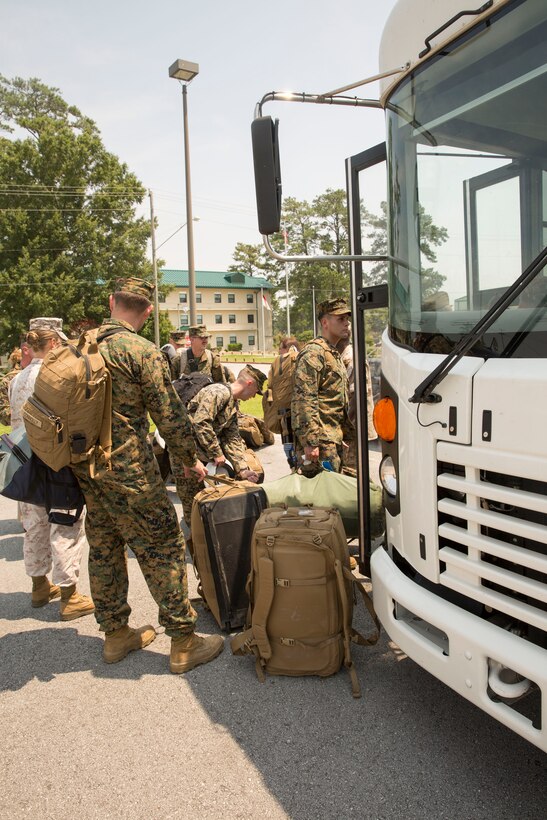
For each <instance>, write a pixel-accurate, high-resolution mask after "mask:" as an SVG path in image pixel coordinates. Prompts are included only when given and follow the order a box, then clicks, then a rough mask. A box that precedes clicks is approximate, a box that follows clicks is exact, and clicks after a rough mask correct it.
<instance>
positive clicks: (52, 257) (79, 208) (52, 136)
mask: <svg viewBox="0 0 547 820" xmlns="http://www.w3.org/2000/svg"><path fill="white" fill-rule="evenodd" d="M0 131H2V132H3V134H2V135H0V350H1V349H7V348H9V347H10V346H11V345H13V344H16V343H17V342H18V340H19V336H20V334H21V333H22V332H24V331H25V330H26V329H27V328H28V320H29V318H30V317H32V316H44V315H45V316H47V315H50V316H60V317H62V318H63V320H64V323H65V328H66V329H68V330H69V331H74V330H77V329H78V328H80V327H83V326H94V325H96V324H98V323H99V322H100V320H101V319H102V318H103V316H104V315H105V313H106V311H107V306H108V303H107V296H108V293H109V292H111V291H112V290H113V285H114V282H115V280H116V279H117V278H118V277H120V276H128V275H133V276H143V277H148V276H149V275H150V272H151V265H150V263H149V262H148V260H147V259H146V243H147V240H148V236H149V223H148V220H146V219H145V218H136V216H135V205H136V204H137V203H140V202H141V201H142V199H143V197H144V195H145V189H144V188H143V186H142V185H141V183H140V182H139V180H138V179H137V178H136V177H135V176H134V175H133V174H132V173H130V171H129V170H128V168H127V166H126V165H125V164H124V163H122V162H121V161H120V160H119V159H118V158H117V157H116V156H115V155H113V154H111V153H109V152H108V151H107V150H106V149H105V147H104V145H103V143H102V140H101V137H100V133H99V131H98V129H97V126H96V125H95V123H94V122H93V121H92V120H91V119H89V118H88V117H86V116H84V115H83V114H81V113H80V111H79V110H78V109H77V108H76V107H74V106H70V105H68V104H67V103H66V102H65V101H64V100H63V98H62V97H61V95H60V92H59V90H58V89H55V88H49V87H48V86H46V85H44V84H43V83H41V82H40V80H38V79H30V80H23V79H21V78H15V79H13V80H8V79H6V78H5V77H2V76H0Z"/></svg>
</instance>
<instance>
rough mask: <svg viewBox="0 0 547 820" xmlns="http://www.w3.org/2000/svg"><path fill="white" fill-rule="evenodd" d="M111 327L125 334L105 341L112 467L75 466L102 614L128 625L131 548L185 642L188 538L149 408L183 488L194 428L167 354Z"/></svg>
mask: <svg viewBox="0 0 547 820" xmlns="http://www.w3.org/2000/svg"><path fill="white" fill-rule="evenodd" d="M112 327H120V328H121V329H123V331H124V332H120V333H116V334H115V335H112V336H110V337H108V338H107V339H105V340H104V341H103V342H101V344H100V350H101V353H102V354H103V356H104V358H105V361H106V363H107V366H108V370H109V371H110V374H111V376H112V461H111V468H112V469H111V470H100V472H99V474H98V476H96V477H95V478H93V479H92V478H91V477H90V475H89V467H88V466H87V465H77V466H75V468H74V472H75V473H76V474H77V476H78V480H79V482H80V484H81V486H82V490H83V492H84V495H85V498H86V504H87V521H86V533H87V538H88V541H89V546H90V550H89V579H90V586H91V594H92V596H93V600H94V602H95V607H96V611H95V616H96V618H97V621H98V623H99V625H100V628H101V630H103V631H105V632H110V631H111V630H115V629H118V628H119V627H122V626H124V625H125V624H127V621H128V618H129V613H130V611H131V609H130V607H129V604H128V603H127V589H128V577H127V556H126V552H125V545H126V544H127V545H128V546H129V547H130V548H131V549H132V550H133V552H134V553H135V556H136V558H137V560H138V562H139V565H140V567H141V570H142V572H143V575H144V577H145V579H146V582H147V584H148V588H149V589H150V592H151V594H152V596H153V598H154V600H155V601H156V603H157V604H158V607H159V622H160V624H161V625H162V626H164V627H165V632H166V634H167V635H170V636H171V637H178V636H179V635H182V634H184V633H187V632H191V631H192V630H193V627H194V623H195V621H196V613H195V611H194V610H193V608H192V606H191V605H190V602H189V600H188V584H187V577H186V565H185V559H184V555H185V544H184V539H183V537H182V534H181V532H180V527H179V523H178V520H177V515H176V512H175V508H174V507H173V505H172V503H171V501H170V500H169V497H168V495H167V491H166V489H165V485H164V483H163V481H162V480H161V476H160V474H159V469H158V466H157V462H156V460H155V458H154V455H153V453H152V448H151V446H150V444H149V442H148V415H147V411H148V412H149V413H150V415H151V417H152V419H153V420H154V422H155V423H156V425H157V427H158V428H159V430H160V433H161V435H162V436H163V437H164V438H165V440H166V442H167V444H168V446H169V451H170V454H171V464H172V471H173V475H174V478H175V481H176V483H177V487H178V486H179V485H180V482H181V480H182V478H183V476H184V465H186V466H188V467H191V466H194V465H195V463H196V455H195V447H194V443H193V438H192V434H191V432H192V431H191V427H190V423H189V421H188V416H187V414H186V412H185V409H184V407H183V405H182V404H181V402H180V401H179V399H178V396H177V395H176V393H175V391H174V389H173V387H172V385H171V381H170V378H169V370H168V366H167V362H166V361H165V358H164V356H163V354H162V353H161V352H160V351H159V350H158V349H157V348H156V347H155V345H153V344H152V343H151V342H148V341H147V340H146V339H144V338H143V337H142V336H139V335H138V334H137V333H136V331H135V329H134V328H133V327H132V325H130V324H129V323H127V322H123V321H118V320H114V319H106V320H105V321H104V323H103V325H102V327H101V328H100V329H99V333H102V332H104V331H107V330H110V329H111V328H112ZM99 466H100V465H99ZM103 466H104V465H103Z"/></svg>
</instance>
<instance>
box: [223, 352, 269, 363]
mask: <svg viewBox="0 0 547 820" xmlns="http://www.w3.org/2000/svg"><path fill="white" fill-rule="evenodd" d="M274 359H275V356H263V355H261V354H260V353H232V351H231V350H223V351H222V355H221V360H222V361H226V362H259V363H261V364H271V363H272V362H273V360H274Z"/></svg>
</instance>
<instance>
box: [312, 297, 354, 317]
mask: <svg viewBox="0 0 547 820" xmlns="http://www.w3.org/2000/svg"><path fill="white" fill-rule="evenodd" d="M327 313H331V314H333V315H334V316H345V315H346V314H349V313H351V308H350V306H349V305H348V303H347V301H346V300H345V299H327V300H326V301H325V302H320V303H319V304H318V305H317V318H318V319H322V318H323V316H326V315H327Z"/></svg>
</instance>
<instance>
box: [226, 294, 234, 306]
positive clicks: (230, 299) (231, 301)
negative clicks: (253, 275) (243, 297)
mask: <svg viewBox="0 0 547 820" xmlns="http://www.w3.org/2000/svg"><path fill="white" fill-rule="evenodd" d="M235 300H236V295H235V293H229V294H228V302H229V304H230V305H233V304H234V302H235Z"/></svg>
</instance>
